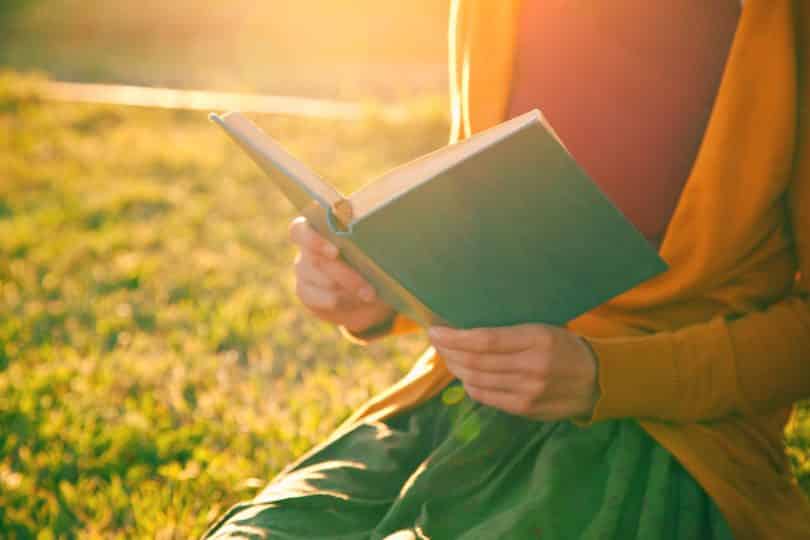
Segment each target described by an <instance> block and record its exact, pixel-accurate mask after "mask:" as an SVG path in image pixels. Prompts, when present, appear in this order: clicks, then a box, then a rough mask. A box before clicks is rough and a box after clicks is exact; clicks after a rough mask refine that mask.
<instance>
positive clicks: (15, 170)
mask: <svg viewBox="0 0 810 540" xmlns="http://www.w3.org/2000/svg"><path fill="white" fill-rule="evenodd" d="M37 87H38V80H37V79H32V78H26V77H20V76H17V75H12V74H5V75H2V74H0V179H2V181H1V182H0V530H2V531H3V532H2V534H0V535H2V536H4V537H8V538H43V539H47V538H73V537H82V538H163V539H168V538H187V537H194V536H197V535H199V534H200V533H201V532H202V531H203V530H204V528H205V527H206V526H207V525H208V524H209V523H210V522H211V520H213V519H214V518H215V517H216V516H217V515H218V514H220V513H221V512H222V511H224V510H225V509H226V508H227V507H228V506H229V505H231V504H232V503H234V502H236V501H237V500H240V499H245V498H248V497H250V496H252V495H253V494H255V493H256V492H257V490H258V489H259V488H260V487H261V486H262V485H263V484H264V483H265V482H266V481H267V479H269V478H271V477H272V476H273V475H274V474H275V473H276V472H277V471H278V470H279V469H280V468H281V467H282V466H283V465H285V464H286V463H287V462H289V461H290V460H291V459H293V458H294V457H295V456H297V455H300V454H301V453H302V452H303V451H305V450H306V449H308V448H309V447H310V446H311V445H313V444H314V443H316V442H317V441H319V440H321V439H322V438H323V437H324V436H326V435H327V434H328V433H329V432H330V431H331V430H332V429H333V428H334V427H335V426H336V425H337V424H338V423H339V422H340V421H341V420H342V419H343V418H345V417H346V415H347V414H348V413H349V412H350V411H351V409H352V408H353V407H355V406H356V405H358V404H359V403H361V402H362V401H363V400H365V399H366V398H368V397H369V396H371V395H372V394H374V393H376V392H378V391H379V390H381V389H383V388H384V387H385V386H386V385H388V384H390V383H391V382H392V381H394V380H395V379H396V378H397V377H398V376H400V375H401V373H402V372H403V371H404V370H405V369H406V368H407V367H408V366H409V365H410V363H411V362H412V361H413V359H414V357H415V355H416V354H417V352H418V351H419V350H420V349H421V347H422V346H423V345H424V344H425V343H424V341H423V339H422V338H421V337H420V336H411V337H407V338H402V339H396V340H390V341H387V342H382V343H377V344H374V345H372V346H371V347H369V348H361V347H357V346H354V345H352V344H350V343H349V342H347V341H345V340H342V339H340V338H339V337H338V335H337V333H336V331H335V330H334V329H333V328H332V327H330V326H329V325H326V324H322V323H320V322H318V321H317V320H316V319H314V318H313V317H310V316H308V315H307V314H306V313H305V312H304V310H303V309H301V308H300V307H299V305H298V303H297V302H296V300H295V297H294V294H293V290H292V285H293V283H292V275H291V265H290V262H291V260H292V258H293V249H292V247H291V246H290V244H289V243H288V242H287V240H286V226H287V222H288V221H289V220H290V219H291V218H292V217H293V215H294V214H293V211H292V209H291V208H290V207H289V206H288V205H287V204H286V202H285V201H283V200H282V199H281V198H280V196H279V194H278V193H277V191H276V190H275V188H274V187H273V186H272V185H271V183H270V182H269V181H268V180H267V179H265V178H264V177H263V176H262V175H261V174H260V173H259V172H257V170H256V169H255V167H254V166H253V164H252V163H250V162H248V161H247V160H246V159H245V158H244V157H243V156H242V154H241V152H240V151H239V150H238V149H236V148H235V147H234V145H233V144H232V143H230V142H229V141H228V140H226V139H225V138H224V137H223V136H222V134H221V133H220V132H219V131H218V130H216V129H214V128H213V127H212V126H210V125H209V124H208V122H207V121H206V119H205V117H204V115H203V114H200V113H188V112H167V111H151V110H140V109H124V108H115V107H106V106H78V105H66V104H52V103H45V102H43V101H42V100H41V99H40V97H39V94H38V90H37ZM441 111H442V109H441V107H439V106H437V105H435V104H432V103H430V102H424V103H421V104H416V105H414V108H413V117H412V119H411V121H410V122H408V123H407V124H391V123H386V122H384V121H382V120H380V119H379V118H378V117H376V116H374V115H373V114H369V116H368V117H367V118H366V119H365V120H363V121H360V122H338V121H313V120H300V119H291V118H280V117H272V118H268V117H262V118H259V119H258V120H260V122H261V123H262V125H263V126H264V127H265V128H266V129H267V130H268V131H270V132H271V133H273V134H274V135H275V136H277V137H278V138H280V139H281V140H282V141H283V142H284V144H285V145H287V146H288V147H289V148H290V149H291V150H292V151H293V152H294V153H295V154H297V155H298V156H300V157H301V158H302V159H303V160H304V161H306V162H308V163H311V164H313V165H314V167H315V168H316V169H317V170H319V171H321V172H322V173H323V174H324V175H325V176H327V177H328V178H332V179H335V181H336V183H337V184H338V185H339V186H341V187H343V188H344V189H347V190H350V189H352V188H353V187H356V186H357V185H359V184H360V183H362V182H363V181H364V180H365V179H367V178H370V177H372V176H374V175H376V174H378V173H380V172H382V171H384V170H385V169H387V168H388V167H390V166H393V165H395V164H398V163H400V162H402V161H405V160H407V159H408V158H411V157H414V156H416V155H419V154H422V153H424V152H427V151H429V150H431V149H433V148H435V147H437V146H439V145H441V144H443V143H444V141H445V138H446V133H447V125H446V123H447V120H446V118H445V116H444V114H443V113H442V112H441ZM788 443H789V451H790V452H791V457H792V460H793V464H794V467H795V471H796V473H797V475H798V476H799V477H800V479H801V481H802V482H803V485H804V487H805V489H808V491H810V410H808V409H806V408H805V409H802V410H801V411H800V412H799V414H798V415H797V416H796V417H795V418H794V421H793V423H792V424H791V427H790V428H789V430H788Z"/></svg>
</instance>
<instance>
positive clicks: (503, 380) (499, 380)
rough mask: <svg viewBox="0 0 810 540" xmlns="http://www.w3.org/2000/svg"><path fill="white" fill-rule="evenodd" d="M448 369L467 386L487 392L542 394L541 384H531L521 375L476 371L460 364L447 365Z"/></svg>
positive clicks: (530, 381) (529, 380)
mask: <svg viewBox="0 0 810 540" xmlns="http://www.w3.org/2000/svg"><path fill="white" fill-rule="evenodd" d="M447 369H449V370H450V372H451V373H452V374H453V375H455V376H456V378H457V379H459V380H460V381H462V382H463V383H464V384H465V385H471V386H474V387H476V388H482V389H485V390H498V391H501V392H506V393H526V392H530V391H533V390H534V388H533V387H534V386H536V387H537V388H536V390H537V392H538V393H539V392H542V385H541V383H539V382H538V383H537V384H535V385H533V384H531V383H532V380H531V379H529V378H527V377H526V376H525V375H523V374H521V373H514V372H511V373H509V372H507V373H493V372H487V371H476V370H473V369H468V368H466V367H464V366H461V365H458V364H450V363H448V364H447Z"/></svg>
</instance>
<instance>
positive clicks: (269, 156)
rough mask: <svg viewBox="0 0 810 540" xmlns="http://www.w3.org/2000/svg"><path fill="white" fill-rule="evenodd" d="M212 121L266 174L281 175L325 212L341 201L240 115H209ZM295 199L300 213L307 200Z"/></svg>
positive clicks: (302, 165)
mask: <svg viewBox="0 0 810 540" xmlns="http://www.w3.org/2000/svg"><path fill="white" fill-rule="evenodd" d="M211 120H213V121H214V122H216V123H217V124H219V125H220V126H221V127H222V128H223V129H225V130H226V131H227V132H228V134H229V135H230V136H231V137H233V138H234V139H235V140H236V142H237V143H239V144H240V145H241V146H242V147H243V148H244V149H245V150H246V151H247V152H248V153H249V154H250V155H251V157H253V159H254V160H255V161H256V162H257V163H258V164H259V166H261V167H262V169H264V170H265V171H266V172H267V173H268V174H270V173H272V171H273V170H275V171H276V172H280V173H282V174H283V175H284V176H285V177H286V178H287V179H288V180H292V181H293V182H295V184H297V185H298V187H299V188H303V189H304V191H305V192H306V193H307V194H308V195H309V197H311V198H312V199H315V200H317V201H318V202H319V203H320V204H321V205H322V206H324V207H325V208H330V207H333V206H334V205H335V204H337V203H338V202H339V201H342V200H343V199H344V197H343V196H342V195H341V194H340V193H339V192H338V191H337V190H336V189H335V188H333V187H332V186H330V185H329V184H327V183H326V182H324V181H323V180H322V179H321V178H320V177H319V176H318V175H317V174H315V172H313V171H312V170H311V169H310V168H309V167H307V166H306V165H304V164H303V163H302V162H301V161H299V160H298V159H296V158H295V157H293V156H292V155H291V154H290V153H289V152H287V151H286V150H285V149H284V148H282V146H281V145H280V144H278V143H277V142H276V141H275V140H273V139H272V138H271V137H270V136H269V135H267V134H266V133H265V132H264V131H262V130H261V129H259V128H258V127H257V126H256V125H255V124H254V123H253V122H251V121H250V120H248V119H247V118H245V117H244V116H242V115H241V114H239V113H228V114H224V115H222V116H218V115H215V114H212V115H211ZM281 187H282V188H284V186H281ZM285 193H287V195H288V196H291V193H292V191H290V190H289V189H285ZM298 198H299V197H296V200H292V202H293V204H295V206H297V207H299V209H300V208H301V204H302V203H303V204H304V206H306V204H307V203H309V201H307V200H302V201H299V200H297V199H298Z"/></svg>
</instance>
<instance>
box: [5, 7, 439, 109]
mask: <svg viewBox="0 0 810 540" xmlns="http://www.w3.org/2000/svg"><path fill="white" fill-rule="evenodd" d="M447 13H448V0H411V1H409V2H390V1H389V2H379V1H372V0H353V1H351V2H336V1H333V0H297V1H285V0H265V1H258V0H172V1H166V0H138V1H123V0H113V1H110V0H2V2H0V65H4V66H9V67H13V68H15V69H40V70H44V71H46V72H47V73H49V74H50V75H51V76H52V77H54V78H56V79H60V80H66V81H83V82H114V83H126V84H142V85H148V86H168V87H175V88H199V89H207V90H227V91H251V92H259V93H265V94H293V95H302V96H311V97H329V98H336V97H340V98H346V99H369V98H379V99H383V98H384V99H396V98H400V97H403V96H407V97H410V96H414V95H424V94H443V93H444V92H445V86H446V80H447V76H446V68H445V66H446V63H445V56H446V43H447V39H446V25H447Z"/></svg>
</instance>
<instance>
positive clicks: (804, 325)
mask: <svg viewBox="0 0 810 540" xmlns="http://www.w3.org/2000/svg"><path fill="white" fill-rule="evenodd" d="M802 4H804V3H803V2H802ZM801 9H804V10H805V11H804V12H803V13H802V18H801V19H800V20H801V21H802V22H804V23H807V22H808V21H810V8H808V7H807V5H804V6H802V7H801ZM809 48H810V47H808V44H807V43H804V44H803V46H802V47H800V51H801V53H800V60H801V58H802V57H804V56H805V55H804V54H803V53H805V52H806V51H807V50H808V49H809ZM807 60H808V59H807V58H804V60H803V62H804V64H801V63H800V65H807ZM808 79H810V69H808V68H805V69H804V73H802V78H801V79H800V85H801V95H802V98H803V99H802V101H803V102H804V104H805V105H804V106H803V107H801V108H800V114H799V126H800V129H799V139H798V141H797V148H796V151H797V154H796V155H797V159H796V160H795V162H794V178H793V180H792V182H791V186H790V188H789V191H788V194H787V200H788V207H789V212H790V217H791V227H792V230H793V239H794V246H795V251H796V256H797V261H798V274H797V278H796V282H795V287H794V289H793V293H792V294H791V295H789V296H788V297H787V298H785V299H783V300H782V301H780V302H777V303H775V304H773V305H771V306H770V307H769V308H768V309H766V310H764V311H758V312H753V313H749V314H747V315H745V316H743V317H741V318H738V319H731V320H729V319H725V318H717V319H713V320H711V321H708V322H705V323H701V324H696V325H693V326H689V327H686V328H683V329H680V330H677V331H674V332H662V333H656V334H651V335H649V336H640V337H629V338H613V339H588V342H589V344H590V345H591V347H592V348H593V351H594V352H595V354H596V356H597V358H598V363H599V374H598V378H599V381H598V382H599V388H600V397H599V400H598V402H597V404H596V407H595V409H594V411H593V415H592V417H591V419H590V421H597V420H603V419H608V418H620V417H636V418H655V419H661V420H669V421H675V422H695V421H703V420H711V419H715V418H721V417H724V416H727V415H730V414H736V413H742V414H756V413H758V412H766V411H769V410H773V409H776V408H780V407H785V406H788V405H790V404H791V403H793V402H795V401H797V400H799V399H803V398H807V397H810V109H809V108H808V106H807V105H806V104H807V103H808V102H810V80H808Z"/></svg>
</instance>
